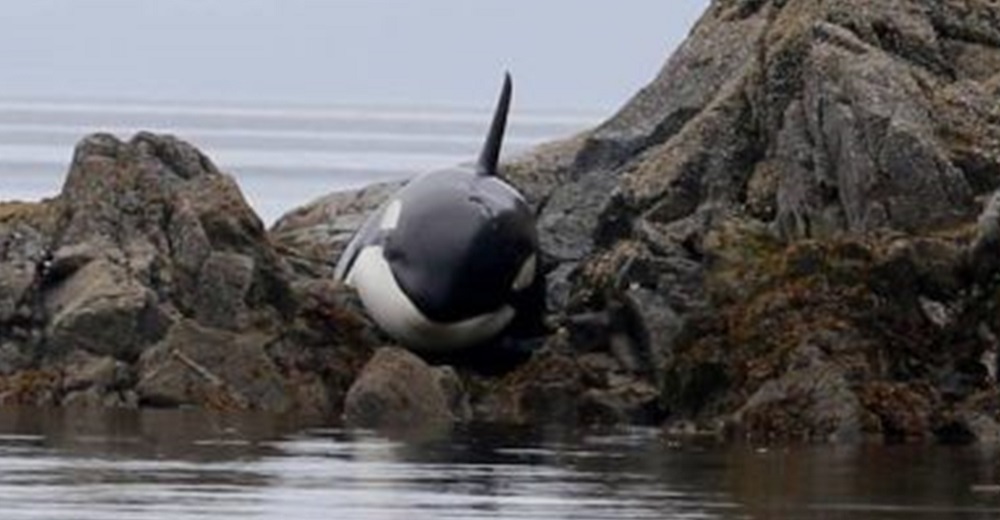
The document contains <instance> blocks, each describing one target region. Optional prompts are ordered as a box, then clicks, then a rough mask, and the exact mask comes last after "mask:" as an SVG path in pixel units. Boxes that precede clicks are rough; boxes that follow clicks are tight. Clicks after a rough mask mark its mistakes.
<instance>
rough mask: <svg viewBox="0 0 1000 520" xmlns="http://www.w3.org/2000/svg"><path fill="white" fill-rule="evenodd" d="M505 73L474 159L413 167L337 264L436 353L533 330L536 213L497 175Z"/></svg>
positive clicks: (405, 332)
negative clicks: (413, 173)
mask: <svg viewBox="0 0 1000 520" xmlns="http://www.w3.org/2000/svg"><path fill="white" fill-rule="evenodd" d="M511 91H512V86H511V79H510V75H509V74H508V75H507V76H506V77H505V79H504V84H503V89H502V91H501V94H500V100H499V102H498V103H497V107H496V110H495V112H494V115H493V122H492V124H491V126H490V130H489V134H488V136H487V138H486V142H485V144H484V146H483V149H482V152H481V154H480V156H479V160H478V162H477V163H475V164H474V165H469V166H465V167H457V168H454V169H448V170H442V171H435V172H431V173H426V174H423V175H420V176H418V177H416V178H414V179H413V180H411V181H410V182H409V183H407V184H406V185H405V186H403V187H402V188H400V190H399V191H398V192H396V193H395V194H394V195H393V196H392V197H390V198H389V199H388V200H387V201H386V202H385V203H384V204H383V205H382V206H381V207H380V208H379V209H378V210H376V211H375V212H373V213H372V214H371V215H369V217H368V218H367V220H366V221H365V223H364V224H363V225H362V226H361V228H360V229H359V230H358V232H357V233H356V234H355V236H354V238H353V239H352V240H351V242H350V243H349V244H348V246H347V248H346V249H345V250H344V252H343V253H342V255H341V257H340V260H339V262H338V263H337V269H336V277H337V278H338V279H339V280H341V281H343V282H345V283H346V284H347V285H349V286H351V287H354V288H355V289H356V290H357V292H358V294H359V296H360V298H361V302H362V304H363V305H364V307H365V309H366V311H367V312H368V313H369V315H370V316H371V317H372V318H373V319H374V320H375V322H376V323H377V324H378V325H379V326H380V327H381V328H382V329H383V330H385V331H386V332H387V333H388V334H389V335H391V336H393V337H394V338H395V339H396V340H398V341H399V342H400V343H402V344H403V345H405V346H407V347H408V348H410V349H413V350H417V351H422V352H427V353H432V354H441V353H449V352H455V351H461V350H463V349H467V348H469V347H473V346H479V345H484V344H487V343H489V342H490V341H491V340H493V339H495V338H497V337H498V336H499V335H500V334H501V333H503V334H504V335H505V337H514V338H517V337H525V338H527V337H531V336H533V335H538V333H539V331H540V330H541V328H542V326H541V323H542V311H543V307H544V292H545V289H544V281H543V277H542V276H541V274H540V272H539V271H540V270H539V265H538V262H539V259H538V238H537V233H536V230H535V216H534V214H533V212H532V211H531V209H530V208H529V206H528V205H527V203H526V202H525V200H524V198H523V197H522V196H521V194H520V193H518V191H517V190H515V189H514V188H513V187H511V186H510V185H509V184H507V183H506V182H504V181H503V180H501V179H500V178H499V177H498V176H497V162H498V160H499V157H500V148H501V144H502V141H503V136H504V131H505V129H506V126H507V114H508V112H509V110H510V101H511Z"/></svg>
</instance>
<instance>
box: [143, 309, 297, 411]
mask: <svg viewBox="0 0 1000 520" xmlns="http://www.w3.org/2000/svg"><path fill="white" fill-rule="evenodd" d="M273 341H274V338H272V337H269V336H266V335H247V334H234V333H232V332H228V331H223V330H218V329H209V328H204V327H202V326H200V325H198V324H197V323H196V322H193V321H184V322H182V323H180V324H178V325H177V326H175V327H174V328H172V329H171V331H170V333H169V335H168V336H167V337H166V338H165V339H164V340H163V341H162V342H161V343H159V344H157V345H156V346H154V347H153V348H150V349H149V350H147V351H146V352H144V353H143V356H142V358H141V359H140V360H139V363H138V378H139V380H138V384H137V385H136V392H137V393H138V396H139V400H140V404H144V405H149V406H168V407H175V406H181V405H200V406H205V407H210V408H221V409H236V410H243V409H255V410H268V411H275V412H285V411H288V410H289V409H291V408H292V407H293V405H294V403H293V401H292V399H291V397H290V396H289V392H288V388H286V386H285V383H284V380H283V378H282V376H281V374H280V373H279V371H278V368H277V366H276V365H275V364H274V362H273V361H272V360H271V358H270V357H268V355H267V351H266V348H267V346H268V344H269V343H271V342H273Z"/></svg>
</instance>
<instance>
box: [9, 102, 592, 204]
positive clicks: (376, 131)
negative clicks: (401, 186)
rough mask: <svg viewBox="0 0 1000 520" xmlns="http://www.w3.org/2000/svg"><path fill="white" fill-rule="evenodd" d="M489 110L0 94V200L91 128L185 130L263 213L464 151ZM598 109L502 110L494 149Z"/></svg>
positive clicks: (480, 133) (59, 159)
mask: <svg viewBox="0 0 1000 520" xmlns="http://www.w3.org/2000/svg"><path fill="white" fill-rule="evenodd" d="M491 110H492V107H486V108H483V109H479V110H477V109H461V108H447V107H387V106H368V107H364V106H328V107H307V106H295V107H289V106H277V105H257V106H251V107H248V106H228V105H225V104H219V103H216V104H180V103H153V102H148V101H123V102H114V103H112V102H97V101H87V102H83V101H80V102H75V101H65V100H61V101H24V100H7V101H5V100H2V99H0V201H6V200H37V199H41V198H44V197H49V196H52V195H55V194H56V193H58V192H59V189H60V187H61V186H62V181H63V179H64V178H65V176H66V172H67V170H68V167H69V163H70V160H71V159H72V156H73V147H74V145H75V144H76V142H78V141H79V140H80V138H81V137H83V136H85V135H87V134H89V133H92V132H110V133H113V134H115V135H117V136H119V137H120V138H123V139H128V138H129V137H130V136H132V135H133V134H134V133H135V132H137V131H139V130H148V131H152V132H160V133H170V134H174V135H177V136H178V137H180V138H182V139H185V140H187V141H189V142H191V143H192V144H194V145H195V146H197V147H198V148H200V149H201V150H202V151H204V152H205V153H206V154H208V156H209V157H210V158H211V159H212V160H213V161H214V162H215V164H216V166H218V167H219V168H220V169H221V170H222V171H224V172H227V173H229V174H231V175H233V176H235V177H236V178H237V180H238V181H239V184H240V186H241V187H242V189H243V192H244V195H245V196H246V197H247V199H248V200H249V202H250V203H251V204H252V205H253V206H254V208H255V209H256V210H257V213H258V214H259V215H260V216H261V218H262V219H263V220H264V221H265V223H271V222H273V221H274V220H276V219H277V218H278V217H280V216H281V215H282V214H284V213H285V212H287V211H288V210H290V209H293V208H294V207H296V206H299V205H301V204H304V203H306V202H308V201H310V200H313V199H315V198H317V197H319V196H321V195H324V194H326V193H328V192H331V191H335V190H341V189H346V188H354V187H360V186H362V185H365V184H367V183H370V182H373V181H382V180H394V179H403V178H407V177H411V176H413V175H415V174H418V173H422V172H426V171H430V170H433V169H437V168H445V167H449V166H453V165H456V164H460V163H464V162H469V161H471V160H474V159H475V157H476V156H477V155H478V152H479V148H480V146H481V144H482V141H483V138H484V136H485V135H486V129H487V127H488V126H489V122H490V119H491V117H492V114H491ZM601 118H602V115H601V114H594V113H590V114H587V113H554V112H538V111H534V112H532V111H521V110H518V109H517V108H516V106H515V107H514V108H513V112H512V113H511V116H510V126H509V131H508V135H507V139H506V141H505V149H504V152H505V155H506V156H511V155H515V154H517V153H519V152H523V151H525V150H526V149H528V148H530V147H531V146H533V145H535V144H539V143H541V142H544V141H548V140H551V139H555V138H558V137H565V136H569V135H571V134H573V133H576V132H578V131H581V130H583V129H585V128H588V127H590V126H593V125H595V124H597V123H598V122H600V120H601Z"/></svg>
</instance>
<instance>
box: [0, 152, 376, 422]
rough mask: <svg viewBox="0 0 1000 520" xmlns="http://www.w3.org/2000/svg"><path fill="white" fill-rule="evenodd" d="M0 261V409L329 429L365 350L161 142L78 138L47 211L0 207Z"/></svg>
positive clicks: (203, 162)
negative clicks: (172, 410)
mask: <svg viewBox="0 0 1000 520" xmlns="http://www.w3.org/2000/svg"><path fill="white" fill-rule="evenodd" d="M0 259H2V260H3V264H2V266H0V375H3V376H4V377H5V379H4V380H3V381H0V388H6V389H7V390H6V391H0V395H2V396H3V397H2V400H3V401H4V402H15V403H16V402H24V403H30V404H66V405H86V406H92V405H102V406H137V405H140V404H145V405H150V406H180V405H200V406H213V407H232V408H240V409H245V408H250V409H264V410H273V411H285V410H291V409H306V410H309V411H312V412H317V413H321V414H332V413H336V412H337V410H339V407H340V404H341V400H340V399H338V398H337V397H338V396H342V394H343V393H344V392H345V391H346V387H347V386H348V385H349V383H350V380H352V379H353V375H354V373H355V372H356V371H357V370H358V368H359V365H360V362H359V361H358V360H357V359H356V358H357V357H364V356H365V355H366V353H367V352H368V350H367V347H366V345H367V342H368V341H370V340H371V339H372V337H371V335H370V334H368V333H366V332H365V330H366V329H367V328H368V327H369V326H368V324H367V322H366V321H365V320H364V319H363V318H360V317H358V318H354V316H356V313H355V312H354V311H353V310H352V309H353V307H352V304H351V300H350V299H349V298H347V297H344V296H342V295H341V293H342V291H341V289H340V288H339V287H337V286H335V285H331V284H323V283H319V282H318V281H314V280H312V279H303V278H301V277H298V276H296V274H295V272H294V271H293V269H291V268H290V267H289V263H288V262H287V261H286V259H285V258H284V257H283V256H282V255H281V254H279V253H278V251H277V250H276V249H275V247H274V246H273V245H272V242H271V239H270V237H269V236H268V234H267V233H266V231H265V229H264V227H263V225H262V224H261V222H260V220H259V219H258V218H257V216H256V214H255V213H254V212H253V210H252V209H251V208H250V207H249V206H248V205H247V203H246V201H245V200H244V198H243V195H242V193H241V192H240V190H239V187H238V186H237V185H236V183H235V181H234V180H233V178H232V177H230V176H229V175H226V174H224V173H223V172H221V171H219V170H218V169H217V168H216V167H215V166H214V164H213V163H212V162H211V160H209V159H208V158H207V157H206V156H205V155H204V154H202V153H201V152H200V151H198V150H197V149H196V148H194V147H193V146H191V145H189V144H187V143H185V142H183V141H181V140H179V139H177V138H174V137H171V136H163V135H154V134H149V133H140V134H138V135H136V136H135V137H134V138H132V139H131V140H129V141H127V142H126V141H121V140H119V139H118V138H116V137H114V136H111V135H107V134H96V135H92V136H89V137H86V138H84V139H83V140H82V141H81V142H80V144H79V145H78V146H77V148H76V151H75V153H74V156H73V161H72V164H71V166H70V170H69V174H68V175H67V178H66V182H65V185H64V186H63V189H62V192H61V193H60V194H59V196H58V197H56V198H54V199H51V200H48V201H44V202H41V203H38V204H30V205H25V204H4V205H0ZM109 367H110V368H109ZM108 374H111V375H108ZM109 378H110V379H109Z"/></svg>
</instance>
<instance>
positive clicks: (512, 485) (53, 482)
mask: <svg viewBox="0 0 1000 520" xmlns="http://www.w3.org/2000/svg"><path fill="white" fill-rule="evenodd" d="M997 455H998V453H997V449H996V448H995V447H965V448H945V447H932V446H890V447H884V446H854V447H831V446H800V447H790V448H769V449H765V448H760V447H751V446H728V447H723V446H702V447H699V446H696V445H690V446H688V445H684V444H675V443H671V442H668V441H665V440H664V439H663V438H662V437H661V436H660V433H659V432H658V431H657V430H652V429H622V430H607V431H599V432H598V431H594V432H576V433H572V432H566V431H559V430H534V431H532V430H503V429H497V428H476V427H469V428H466V429H461V430H457V431H454V432H450V433H447V434H441V435H439V436H436V437H432V438H424V439H409V440H406V439H392V438H388V437H384V436H380V435H377V434H375V433H372V432H366V431H350V430H341V429H335V428H323V427H319V426H311V425H309V424H306V423H296V422H294V421H290V420H288V419H282V418H280V417H275V416H269V415H254V414H247V415H214V414H211V413H207V412H196V411H158V410H147V411H142V412H136V411H91V412H85V411H80V410H77V411H47V412H46V411H40V410H32V409H4V410H0V517H2V518H4V519H5V520H29V519H30V520H146V519H148V520H220V519H226V518H238V519H241V520H250V519H279V520H300V519H316V520H320V519H322V520H329V519H360V520H370V519H405V520H418V519H452V518H454V519H477V518H478V519H499V518H518V519H549V518H561V519H574V520H588V519H594V520H598V519H608V520H612V519H613V520H621V519H646V518H648V519H844V520H847V519H885V520H889V519H944V520H948V519H956V520H958V519H962V520H972V519H983V520H986V519H995V518H998V517H1000V495H998V494H997V486H996V484H997V482H998V477H1000V475H998V468H997V459H996V456H997Z"/></svg>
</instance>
